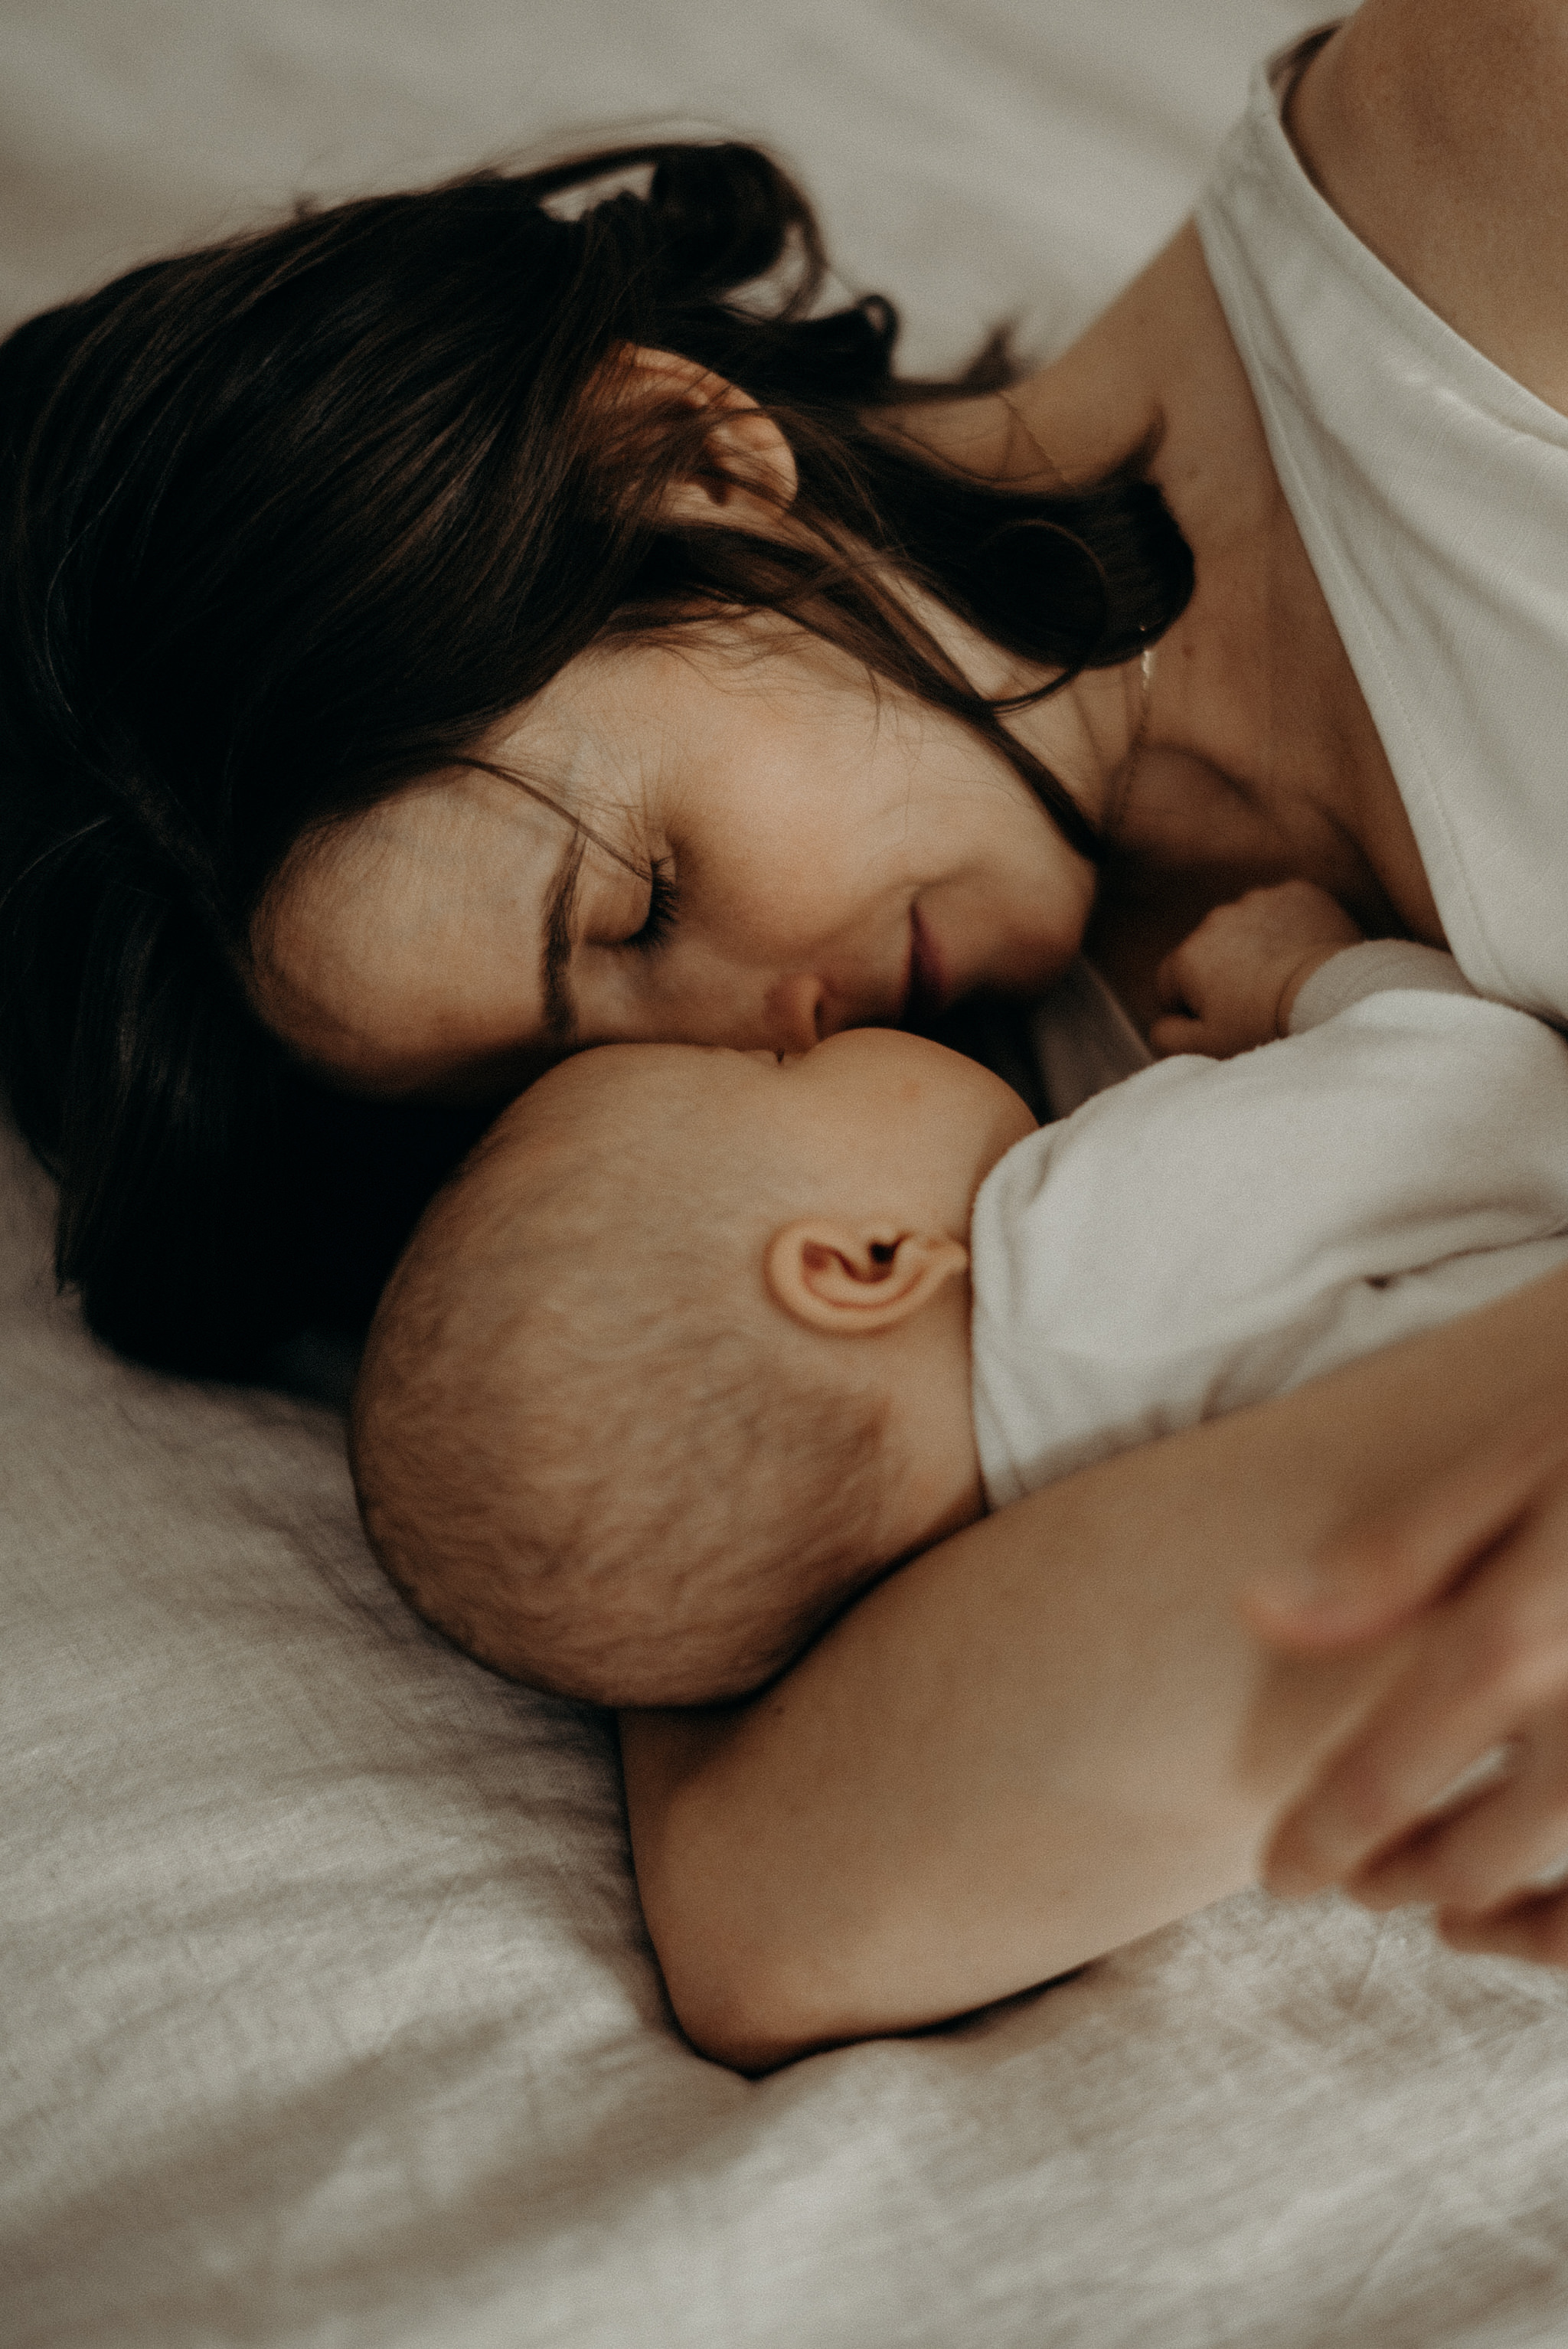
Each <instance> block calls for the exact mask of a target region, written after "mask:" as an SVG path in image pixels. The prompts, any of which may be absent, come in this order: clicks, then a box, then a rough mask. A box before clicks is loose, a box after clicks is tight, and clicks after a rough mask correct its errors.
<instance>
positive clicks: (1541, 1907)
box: [1436, 1892, 1568, 1966]
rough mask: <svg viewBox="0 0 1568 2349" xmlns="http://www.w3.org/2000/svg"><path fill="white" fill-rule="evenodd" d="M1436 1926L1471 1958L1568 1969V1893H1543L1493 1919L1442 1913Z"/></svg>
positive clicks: (1448, 1939) (1453, 1945) (1445, 1938)
mask: <svg viewBox="0 0 1568 2349" xmlns="http://www.w3.org/2000/svg"><path fill="white" fill-rule="evenodd" d="M1436 1922H1437V1928H1438V1930H1439V1933H1440V1934H1441V1935H1442V1937H1443V1939H1444V1940H1445V1941H1447V1942H1448V1944H1449V1947H1450V1949H1455V1950H1463V1951H1465V1952H1466V1954H1467V1955H1474V1956H1478V1957H1494V1958H1525V1959H1528V1960H1529V1961H1530V1963H1531V1964H1532V1965H1537V1966H1568V1893H1562V1892H1556V1893H1550V1892H1548V1893H1540V1894H1537V1895H1536V1896H1535V1897H1533V1898H1532V1899H1528V1900H1521V1901H1518V1902H1516V1903H1515V1904H1514V1905H1513V1906H1512V1907H1511V1908H1508V1909H1502V1910H1501V1911H1499V1912H1498V1913H1497V1914H1496V1915H1493V1916H1491V1917H1470V1916H1467V1915H1465V1914H1463V1913H1462V1912H1461V1911H1459V1910H1454V1911H1446V1910H1445V1911H1440V1912H1439V1916H1438V1918H1437V1920H1436Z"/></svg>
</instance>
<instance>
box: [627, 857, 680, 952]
mask: <svg viewBox="0 0 1568 2349" xmlns="http://www.w3.org/2000/svg"><path fill="white" fill-rule="evenodd" d="M679 904H680V890H679V888H678V886H677V885H676V881H675V880H674V878H673V876H672V874H671V873H670V870H669V860H668V858H667V857H657V858H655V862H654V866H653V870H652V871H651V872H650V874H649V875H648V914H647V919H646V920H645V922H644V924H643V926H642V928H641V929H640V930H638V931H637V932H636V934H635V935H634V936H632V937H630V938H628V939H627V941H626V943H627V945H628V946H633V947H641V948H642V950H643V952H644V953H646V952H647V951H648V949H649V947H656V946H662V945H663V944H664V941H665V938H667V937H668V936H669V934H670V932H671V930H673V929H674V927H675V922H676V908H677V907H678V905H679Z"/></svg>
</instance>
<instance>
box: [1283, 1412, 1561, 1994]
mask: <svg viewBox="0 0 1568 2349" xmlns="http://www.w3.org/2000/svg"><path fill="white" fill-rule="evenodd" d="M1243 1617H1244V1619H1245V1620H1246V1621H1247V1622H1248V1623H1249V1624H1250V1626H1251V1627H1252V1629H1253V1630H1255V1631H1256V1632H1258V1633H1259V1635H1260V1636H1261V1637H1262V1638H1263V1639H1264V1640H1265V1641H1266V1642H1268V1643H1270V1644H1272V1645H1273V1646H1274V1647H1275V1648H1277V1649H1282V1650H1284V1651H1288V1652H1290V1653H1292V1654H1294V1655H1296V1656H1307V1655H1313V1656H1319V1657H1325V1656H1327V1655H1330V1654H1333V1653H1342V1652H1346V1651H1362V1650H1365V1649H1366V1648H1367V1646H1368V1644H1369V1643H1372V1642H1376V1641H1377V1640H1382V1639H1384V1638H1386V1637H1387V1636H1389V1635H1391V1634H1392V1633H1394V1632H1396V1631H1401V1630H1405V1631H1408V1632H1409V1650H1408V1658H1407V1661H1406V1663H1405V1665H1404V1667H1403V1669H1402V1670H1401V1671H1400V1672H1399V1673H1398V1677H1397V1678H1396V1680H1395V1681H1394V1682H1393V1683H1392V1685H1391V1686H1390V1687H1388V1688H1387V1690H1386V1692H1384V1693H1383V1695H1382V1696H1381V1697H1380V1698H1379V1699H1378V1701H1377V1702H1376V1703H1375V1705H1374V1706H1373V1708H1372V1710H1371V1713H1370V1715H1369V1717H1368V1718H1367V1720H1366V1721H1365V1722H1363V1723H1362V1724H1361V1726H1360V1727H1359V1728H1358V1730H1357V1733H1356V1734H1355V1735H1354V1737H1353V1738H1352V1739H1351V1740H1350V1741H1349V1743H1348V1744H1346V1745H1345V1746H1343V1747H1342V1748H1341V1750H1340V1751H1339V1752H1338V1754H1336V1755H1334V1756H1333V1757H1332V1758H1331V1759H1330V1760H1329V1762H1328V1763H1327V1764H1326V1766H1325V1767H1324V1768H1323V1769H1322V1770H1321V1771H1320V1772H1318V1773H1316V1774H1315V1783H1314V1784H1313V1785H1311V1787H1310V1789H1309V1791H1308V1792H1307V1793H1306V1794H1305V1795H1303V1796H1302V1797H1301V1798H1300V1799H1299V1800H1298V1801H1297V1802H1296V1803H1295V1805H1294V1806H1292V1808H1291V1809H1290V1811H1289V1812H1288V1813H1287V1815H1286V1816H1285V1817H1284V1819H1283V1821H1282V1822H1281V1823H1280V1824H1279V1825H1278V1826H1276V1828H1275V1830H1274V1835H1273V1837H1272V1839H1271V1842H1270V1845H1269V1848H1268V1852H1267V1856H1266V1858H1265V1861H1264V1881H1265V1882H1266V1883H1267V1884H1268V1885H1269V1886H1270V1888H1271V1889H1273V1890H1274V1891H1276V1892H1280V1893H1284V1894H1287V1895H1289V1894H1295V1893H1306V1892H1314V1891H1316V1890H1318V1889H1321V1888H1322V1887H1324V1886H1326V1885H1329V1884H1337V1885H1339V1886H1341V1887H1342V1888H1343V1889H1345V1890H1346V1892H1347V1893H1349V1894H1350V1895H1351V1896H1352V1897H1353V1898H1354V1899H1357V1900H1359V1901H1361V1902H1362V1903H1363V1904H1364V1905H1365V1906H1366V1907H1367V1908H1369V1909H1393V1908H1397V1907H1399V1906H1401V1905H1403V1904H1405V1903H1407V1902H1429V1903H1431V1904H1432V1905H1433V1906H1434V1907H1435V1908H1436V1909H1437V1924H1438V1929H1439V1931H1440V1932H1441V1933H1442V1935H1443V1937H1444V1939H1445V1940H1448V1941H1449V1942H1451V1943H1452V1944H1453V1945H1454V1947H1455V1948H1456V1949H1461V1950H1486V1951H1497V1952H1500V1953H1501V1954H1502V1955H1505V1956H1512V1957H1522V1958H1532V1959H1535V1960H1537V1961H1542V1962H1545V1963H1549V1964H1555V1965H1568V1889H1565V1888H1568V1404H1565V1403H1564V1402H1557V1403H1554V1404H1553V1407H1552V1408H1551V1409H1550V1410H1549V1411H1545V1412H1542V1413H1541V1414H1540V1415H1539V1416H1538V1417H1536V1418H1534V1419H1533V1420H1532V1422H1531V1423H1529V1424H1528V1425H1526V1426H1525V1427H1524V1428H1523V1429H1522V1430H1521V1431H1520V1432H1519V1433H1516V1434H1514V1435H1511V1436H1510V1437H1508V1438H1505V1439H1502V1440H1501V1441H1495V1442H1493V1443H1491V1444H1487V1445H1484V1446H1483V1447H1481V1448H1480V1449H1479V1450H1478V1451H1477V1452H1476V1453H1475V1454H1473V1455H1472V1456H1471V1457H1470V1458H1469V1459H1467V1460H1465V1461H1463V1462H1462V1463H1461V1464H1460V1465H1459V1466H1458V1467H1456V1468H1454V1469H1452V1470H1451V1471H1449V1473H1448V1474H1446V1475H1441V1476H1439V1477H1438V1478H1436V1479H1434V1480H1433V1481H1432V1482H1431V1483H1430V1484H1429V1485H1428V1487H1427V1489H1426V1490H1425V1491H1424V1492H1423V1494H1422V1495H1421V1496H1420V1497H1419V1499H1418V1500H1417V1501H1415V1502H1413V1503H1410V1504H1408V1505H1407V1506H1402V1507H1400V1508H1399V1509H1398V1510H1397V1511H1395V1512H1393V1513H1390V1514H1384V1515H1382V1516H1378V1517H1377V1518H1376V1519H1375V1520H1373V1521H1372V1522H1370V1523H1368V1524H1367V1525H1365V1526H1361V1527H1359V1528H1357V1530H1355V1531H1354V1532H1353V1533H1352V1534H1351V1535H1350V1536H1349V1537H1347V1538H1346V1539H1343V1540H1341V1541H1339V1542H1338V1543H1337V1544H1336V1545H1335V1546H1334V1547H1332V1548H1331V1549H1329V1550H1328V1551H1327V1552H1326V1553H1325V1555H1324V1557H1323V1558H1322V1562H1321V1569H1320V1571H1318V1572H1317V1573H1316V1574H1315V1575H1313V1576H1312V1577H1310V1578H1308V1579H1307V1580H1306V1581H1305V1582H1298V1583H1297V1584H1296V1585H1295V1587H1294V1588H1293V1587H1291V1586H1289V1585H1284V1584H1282V1585H1279V1586H1277V1587H1276V1586H1274V1585H1270V1584H1266V1583H1260V1584H1258V1585H1257V1586H1255V1587H1254V1588H1253V1589H1252V1590H1251V1591H1250V1592H1249V1593H1248V1594H1247V1595H1246V1596H1245V1598H1244V1599H1243ZM1412 1626H1413V1627H1414V1629H1413V1630H1411V1628H1410V1627H1412Z"/></svg>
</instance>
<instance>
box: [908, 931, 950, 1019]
mask: <svg viewBox="0 0 1568 2349" xmlns="http://www.w3.org/2000/svg"><path fill="white" fill-rule="evenodd" d="M909 935H910V951H909V988H908V991H907V993H906V995H905V997H904V1004H903V1020H902V1023H901V1024H902V1025H903V1027H905V1028H923V1027H925V1026H926V1025H928V1024H929V1022H930V1021H932V1020H933V1019H940V1018H941V1017H942V1014H943V1013H944V1011H945V1010H946V1009H947V978H946V974H945V972H944V970H943V968H942V957H941V956H940V955H939V954H938V952H937V950H936V946H935V943H934V940H933V938H932V936H931V933H930V931H929V930H928V929H927V928H926V926H925V924H924V923H923V921H922V920H921V918H920V907H919V906H918V905H912V906H911V908H910V914H909Z"/></svg>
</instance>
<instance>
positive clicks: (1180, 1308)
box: [971, 943, 1568, 1506]
mask: <svg viewBox="0 0 1568 2349" xmlns="http://www.w3.org/2000/svg"><path fill="white" fill-rule="evenodd" d="M1397 951H1398V956H1399V957H1400V960H1399V963H1398V968H1397V969H1396V967H1395V965H1394V964H1393V963H1392V962H1391V961H1390V960H1389V959H1387V948H1386V947H1385V945H1384V944H1382V943H1375V944H1374V945H1373V946H1372V947H1356V948H1353V949H1351V950H1349V951H1347V952H1346V954H1344V955H1342V956H1336V957H1335V958H1334V960H1333V961H1332V962H1331V963H1329V964H1326V965H1325V967H1324V969H1323V971H1322V972H1320V973H1318V974H1315V978H1314V980H1313V981H1310V982H1309V983H1308V987H1307V988H1303V989H1302V996H1303V997H1304V998H1308V1000H1307V1003H1306V1007H1305V1018H1306V1019H1307V1021H1308V1023H1311V1022H1313V1020H1314V1019H1315V1024H1308V1025H1307V1026H1306V1027H1305V1030H1304V1032H1302V1033H1299V1034H1295V1035H1293V1036H1290V1037H1288V1038H1285V1039H1284V1040H1282V1041H1280V1042H1278V1043H1274V1044H1268V1045H1264V1046H1263V1047H1262V1048H1261V1049H1260V1050H1256V1051H1253V1052H1246V1053H1243V1054H1241V1055H1240V1056H1238V1057H1237V1058H1236V1059H1234V1060H1231V1061H1210V1060H1204V1059H1202V1058H1200V1057H1198V1056H1196V1055H1185V1056H1182V1057H1181V1058H1179V1059H1174V1060H1170V1061H1161V1062H1160V1063H1158V1064H1157V1065H1156V1066H1154V1067H1152V1068H1150V1069H1148V1070H1146V1071H1143V1072H1142V1073H1141V1074H1140V1075H1138V1076H1134V1077H1130V1078H1129V1079H1128V1081H1126V1082H1125V1083H1124V1084H1120V1085H1118V1086H1116V1087H1114V1088H1113V1089H1112V1090H1111V1091H1109V1092H1105V1093H1101V1094H1099V1095H1098V1096H1097V1097H1096V1098H1095V1099H1094V1100H1092V1101H1089V1102H1086V1103H1085V1105H1084V1106H1083V1107H1082V1108H1081V1109H1079V1110H1078V1111H1076V1112H1074V1114H1073V1115H1072V1116H1071V1117H1069V1118H1066V1119H1064V1120H1062V1121H1061V1122H1060V1123H1057V1124H1056V1125H1050V1126H1046V1127H1044V1128H1042V1129H1041V1131H1040V1132H1039V1133H1035V1134H1031V1135H1029V1136H1027V1137H1026V1139H1025V1140H1024V1141H1023V1142H1021V1143H1018V1144H1017V1145H1016V1147H1015V1148H1014V1149H1013V1150H1011V1151H1009V1152H1008V1153H1007V1154H1006V1157H1005V1158H1004V1159H1003V1160H1002V1161H1001V1163H1000V1164H998V1165H997V1166H996V1167H995V1168H994V1169H993V1170H992V1172H991V1174H989V1175H988V1176H987V1178H986V1180H985V1184H984V1185H982V1186H981V1190H980V1194H979V1196H978V1198H977V1199H976V1202H975V1216H974V1222H973V1227H972V1247H971V1253H972V1259H973V1267H974V1293H975V1309H974V1394H975V1433H976V1438H977V1442H978V1444H979V1449H980V1458H981V1466H982V1471H983V1474H984V1476H985V1487H986V1492H987V1495H988V1497H989V1498H990V1500H991V1502H992V1504H993V1506H997V1505H999V1504H1000V1503H1002V1502H1004V1501H1006V1500H1010V1499H1014V1498H1016V1497H1017V1496H1018V1495H1020V1494H1022V1493H1025V1492H1027V1491H1031V1490H1033V1489H1034V1488H1035V1486H1037V1485H1039V1484H1042V1483H1044V1482H1046V1481H1047V1479H1048V1478H1050V1477H1052V1476H1057V1475H1063V1474H1065V1473H1066V1472H1067V1471H1068V1469H1071V1468H1076V1467H1080V1466H1083V1465H1086V1464H1088V1463H1089V1462H1091V1461H1093V1460H1098V1459H1101V1458H1104V1457H1106V1456H1108V1455H1109V1454H1111V1453H1113V1452H1117V1451H1119V1450H1122V1449H1124V1448H1126V1446H1128V1445H1129V1444H1137V1443H1141V1442H1145V1441H1147V1440H1149V1439H1150V1438H1151V1437H1155V1436H1159V1435H1163V1434H1168V1433H1172V1432H1174V1431H1175V1430H1176V1429H1178V1428H1181V1427H1186V1426H1191V1425H1192V1424H1193V1423H1196V1422H1197V1421H1200V1420H1202V1419H1207V1418H1211V1417H1213V1416H1215V1415H1217V1414H1218V1413H1222V1412H1225V1411H1231V1410H1234V1409H1236V1408H1238V1407H1239V1406H1240V1405H1242V1404H1243V1403H1248V1402H1257V1401H1261V1400H1263V1399H1264V1397H1265V1396H1268V1395H1272V1394H1278V1393H1282V1392H1285V1391H1286V1390H1287V1389H1288V1388H1289V1387H1291V1386H1293V1385H1296V1384H1299V1383H1300V1382H1301V1381H1303V1380H1304V1379H1305V1378H1308V1377H1313V1376H1315V1375H1317V1374H1318V1373H1319V1372H1321V1371H1325V1370H1327V1369H1330V1368H1332V1367H1334V1366H1335V1364H1336V1362H1338V1361H1344V1360H1346V1359H1348V1358H1349V1357H1350V1356H1351V1355H1353V1354H1357V1353H1361V1352H1365V1351H1367V1350H1369V1349H1370V1348H1372V1347H1375V1346H1377V1345H1381V1344H1386V1343H1388V1342H1390V1341H1391V1340H1393V1339H1396V1338H1398V1337H1402V1336H1405V1335H1408V1334H1409V1333H1410V1332H1411V1331H1413V1330H1417V1329H1419V1328H1425V1327H1430V1326H1432V1325H1433V1323H1434V1322H1436V1321H1438V1320H1441V1319H1448V1318H1449V1316H1450V1315H1451V1314H1453V1313H1455V1312H1459V1311H1461V1310H1464V1309H1467V1308H1468V1307H1469V1306H1470V1305H1474V1304H1478V1303H1481V1302H1485V1301H1487V1300H1488V1299H1490V1298H1491V1297H1493V1296H1497V1295H1501V1294H1503V1293H1504V1292H1505V1291H1506V1289H1507V1288H1511V1287H1516V1286H1518V1285H1519V1283H1521V1282H1522V1281H1523V1280H1525V1279H1527V1278H1532V1277H1533V1276H1534V1275H1535V1274H1536V1273H1539V1272H1542V1271H1545V1270H1548V1269H1550V1268H1552V1266H1553V1264H1554V1263H1555V1262H1556V1261H1558V1260H1559V1258H1560V1257H1563V1256H1564V1255H1568V1240H1565V1239H1564V1238H1563V1235H1564V1234H1568V1044H1565V1043H1564V1042H1563V1039H1562V1038H1561V1037H1560V1036H1558V1035H1557V1033H1556V1032H1555V1031H1554V1030H1553V1029H1551V1028H1548V1027H1546V1026H1545V1025H1543V1024H1542V1022H1541V1021H1539V1020H1537V1019H1532V1017H1530V1016H1529V1015H1528V1014H1526V1013H1523V1012H1520V1011H1516V1010H1514V1009H1511V1008H1510V1007H1508V1006H1506V1005H1502V1004H1498V1003H1495V1002H1492V1001H1491V1000H1489V999H1482V998H1481V997H1480V996H1477V995H1475V994H1473V993H1472V992H1471V991H1470V989H1469V988H1468V987H1465V986H1464V983H1463V981H1462V980H1461V981H1460V988H1461V989H1462V991H1453V990H1452V989H1451V988H1450V986H1449V983H1448V982H1447V980H1446V979H1444V978H1443V977H1442V971H1441V967H1442V966H1444V965H1446V963H1447V957H1443V956H1440V955H1438V954H1436V953H1435V952H1434V951H1433V950H1432V949H1429V948H1408V947H1402V946H1401V947H1398V950H1397ZM1412 955H1414V956H1418V957H1421V958H1422V959H1421V960H1420V962H1419V963H1416V962H1413V961H1411V960H1410V959H1409V957H1411V956H1412ZM1377 971H1380V972H1381V974H1382V976H1381V978H1380V980H1379V983H1378V984H1377V988H1376V990H1375V991H1373V992H1370V993H1364V994H1360V995H1358V996H1357V988H1359V987H1360V986H1361V985H1362V984H1364V983H1365V984H1368V985H1369V984H1370V983H1371V981H1372V978H1373V976H1374V973H1375V972H1377ZM1418 976H1419V978H1420V979H1421V983H1420V984H1411V983H1409V982H1410V981H1411V980H1412V979H1413V978H1416V977H1418ZM1390 978H1395V979H1396V980H1397V982H1398V983H1396V984H1395V985H1393V986H1390V985H1389V984H1388V980H1389V979H1390ZM1432 981H1439V983H1438V984H1432V983H1430V982H1432ZM1327 982H1332V984H1329V983H1327ZM1309 988H1316V990H1317V991H1316V995H1315V998H1312V997H1309ZM1344 993H1349V994H1351V995H1352V996H1353V997H1355V998H1356V999H1352V1000H1350V1001H1348V1002H1347V1003H1346V1004H1345V1006H1344V1008H1343V1009H1336V1008H1332V1007H1333V1006H1334V1005H1335V1003H1336V1000H1337V999H1338V997H1339V996H1340V995H1342V994H1344ZM1299 1008H1300V1007H1299V1006H1298V1009H1299Z"/></svg>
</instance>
